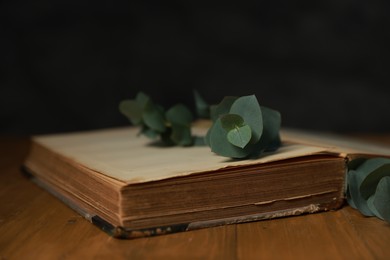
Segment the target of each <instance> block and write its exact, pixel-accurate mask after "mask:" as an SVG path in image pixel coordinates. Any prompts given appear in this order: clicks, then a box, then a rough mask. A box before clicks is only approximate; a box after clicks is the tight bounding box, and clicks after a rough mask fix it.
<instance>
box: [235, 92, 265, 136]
mask: <svg viewBox="0 0 390 260" xmlns="http://www.w3.org/2000/svg"><path fill="white" fill-rule="evenodd" d="M229 113H230V114H237V115H240V116H241V117H242V118H243V119H244V122H245V124H247V125H249V127H250V128H251V129H252V140H251V142H252V143H256V142H258V141H259V140H260V137H261V135H262V133H263V116H262V113H261V108H260V105H259V102H258V101H257V99H256V96H255V95H251V96H243V97H240V98H238V99H237V100H235V101H234V103H233V104H232V106H231V108H230V111H229Z"/></svg>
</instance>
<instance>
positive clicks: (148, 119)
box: [142, 102, 166, 133]
mask: <svg viewBox="0 0 390 260" xmlns="http://www.w3.org/2000/svg"><path fill="white" fill-rule="evenodd" d="M142 119H143V121H144V123H145V124H146V125H147V126H148V127H150V128H151V129H153V130H155V131H157V132H160V133H162V132H164V131H165V129H166V126H165V119H164V114H163V111H161V109H160V108H159V107H157V106H155V105H154V104H152V103H151V102H149V103H148V104H147V105H146V107H145V110H144V113H143V116H142Z"/></svg>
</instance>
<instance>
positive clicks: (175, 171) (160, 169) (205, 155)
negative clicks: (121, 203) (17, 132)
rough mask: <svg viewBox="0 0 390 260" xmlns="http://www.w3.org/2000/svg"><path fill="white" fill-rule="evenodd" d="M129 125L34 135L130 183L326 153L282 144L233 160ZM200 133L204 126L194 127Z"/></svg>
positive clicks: (300, 146) (306, 146)
mask: <svg viewBox="0 0 390 260" xmlns="http://www.w3.org/2000/svg"><path fill="white" fill-rule="evenodd" d="M138 131H139V130H138V128H134V127H126V128H118V129H106V130H98V131H89V132H79V133H70V134H69V133H67V134H56V135H49V136H41V137H35V138H34V140H35V141H36V142H38V143H40V144H42V145H44V146H46V147H48V148H49V149H51V150H53V151H55V152H56V153H58V154H61V155H63V156H66V157H67V158H69V159H71V160H73V161H74V162H76V163H78V164H80V165H83V166H84V167H87V168H89V169H91V170H94V171H97V172H100V173H102V174H104V175H106V176H109V177H112V178H115V179H118V180H121V181H124V182H127V183H140V182H147V181H155V180H161V179H166V178H172V177H177V176H183V175H189V174H193V173H197V172H205V171H214V170H218V169H223V168H226V167H232V166H241V165H253V164H258V163H267V162H272V161H278V160H283V159H289V158H296V157H300V156H305V155H310V154H316V153H322V152H325V151H326V149H324V148H322V147H317V146H308V145H301V144H286V145H283V146H282V147H281V148H280V149H279V150H278V151H277V152H276V153H270V154H267V155H266V156H262V157H261V158H259V159H256V160H231V159H229V158H225V157H221V156H218V155H215V154H214V153H212V152H211V151H210V148H209V147H207V146H195V147H159V146H157V145H155V143H153V141H151V140H150V139H147V138H146V137H144V136H138V135H137V133H138ZM194 132H195V133H196V134H199V135H203V134H205V130H204V129H195V130H194Z"/></svg>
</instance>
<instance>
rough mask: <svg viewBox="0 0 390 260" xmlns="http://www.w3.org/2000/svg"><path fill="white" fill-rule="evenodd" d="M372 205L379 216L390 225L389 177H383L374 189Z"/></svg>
mask: <svg viewBox="0 0 390 260" xmlns="http://www.w3.org/2000/svg"><path fill="white" fill-rule="evenodd" d="M373 204H374V206H375V208H376V209H377V211H378V213H379V214H380V216H381V217H382V218H383V219H384V220H386V221H387V222H389V223H390V177H389V176H385V177H383V178H382V179H381V180H380V181H379V183H378V186H377V188H376V192H375V197H374V201H373Z"/></svg>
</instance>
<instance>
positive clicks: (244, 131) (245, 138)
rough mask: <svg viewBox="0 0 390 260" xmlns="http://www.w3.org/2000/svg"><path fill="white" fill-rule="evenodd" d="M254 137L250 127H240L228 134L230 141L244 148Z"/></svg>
mask: <svg viewBox="0 0 390 260" xmlns="http://www.w3.org/2000/svg"><path fill="white" fill-rule="evenodd" d="M251 137H252V131H251V128H250V127H249V125H244V126H239V127H236V128H234V129H232V130H230V131H229V132H228V134H227V139H228V141H229V142H230V143H231V144H232V145H235V146H237V147H240V148H244V147H245V146H246V145H247V144H248V143H249V141H250V140H251Z"/></svg>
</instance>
